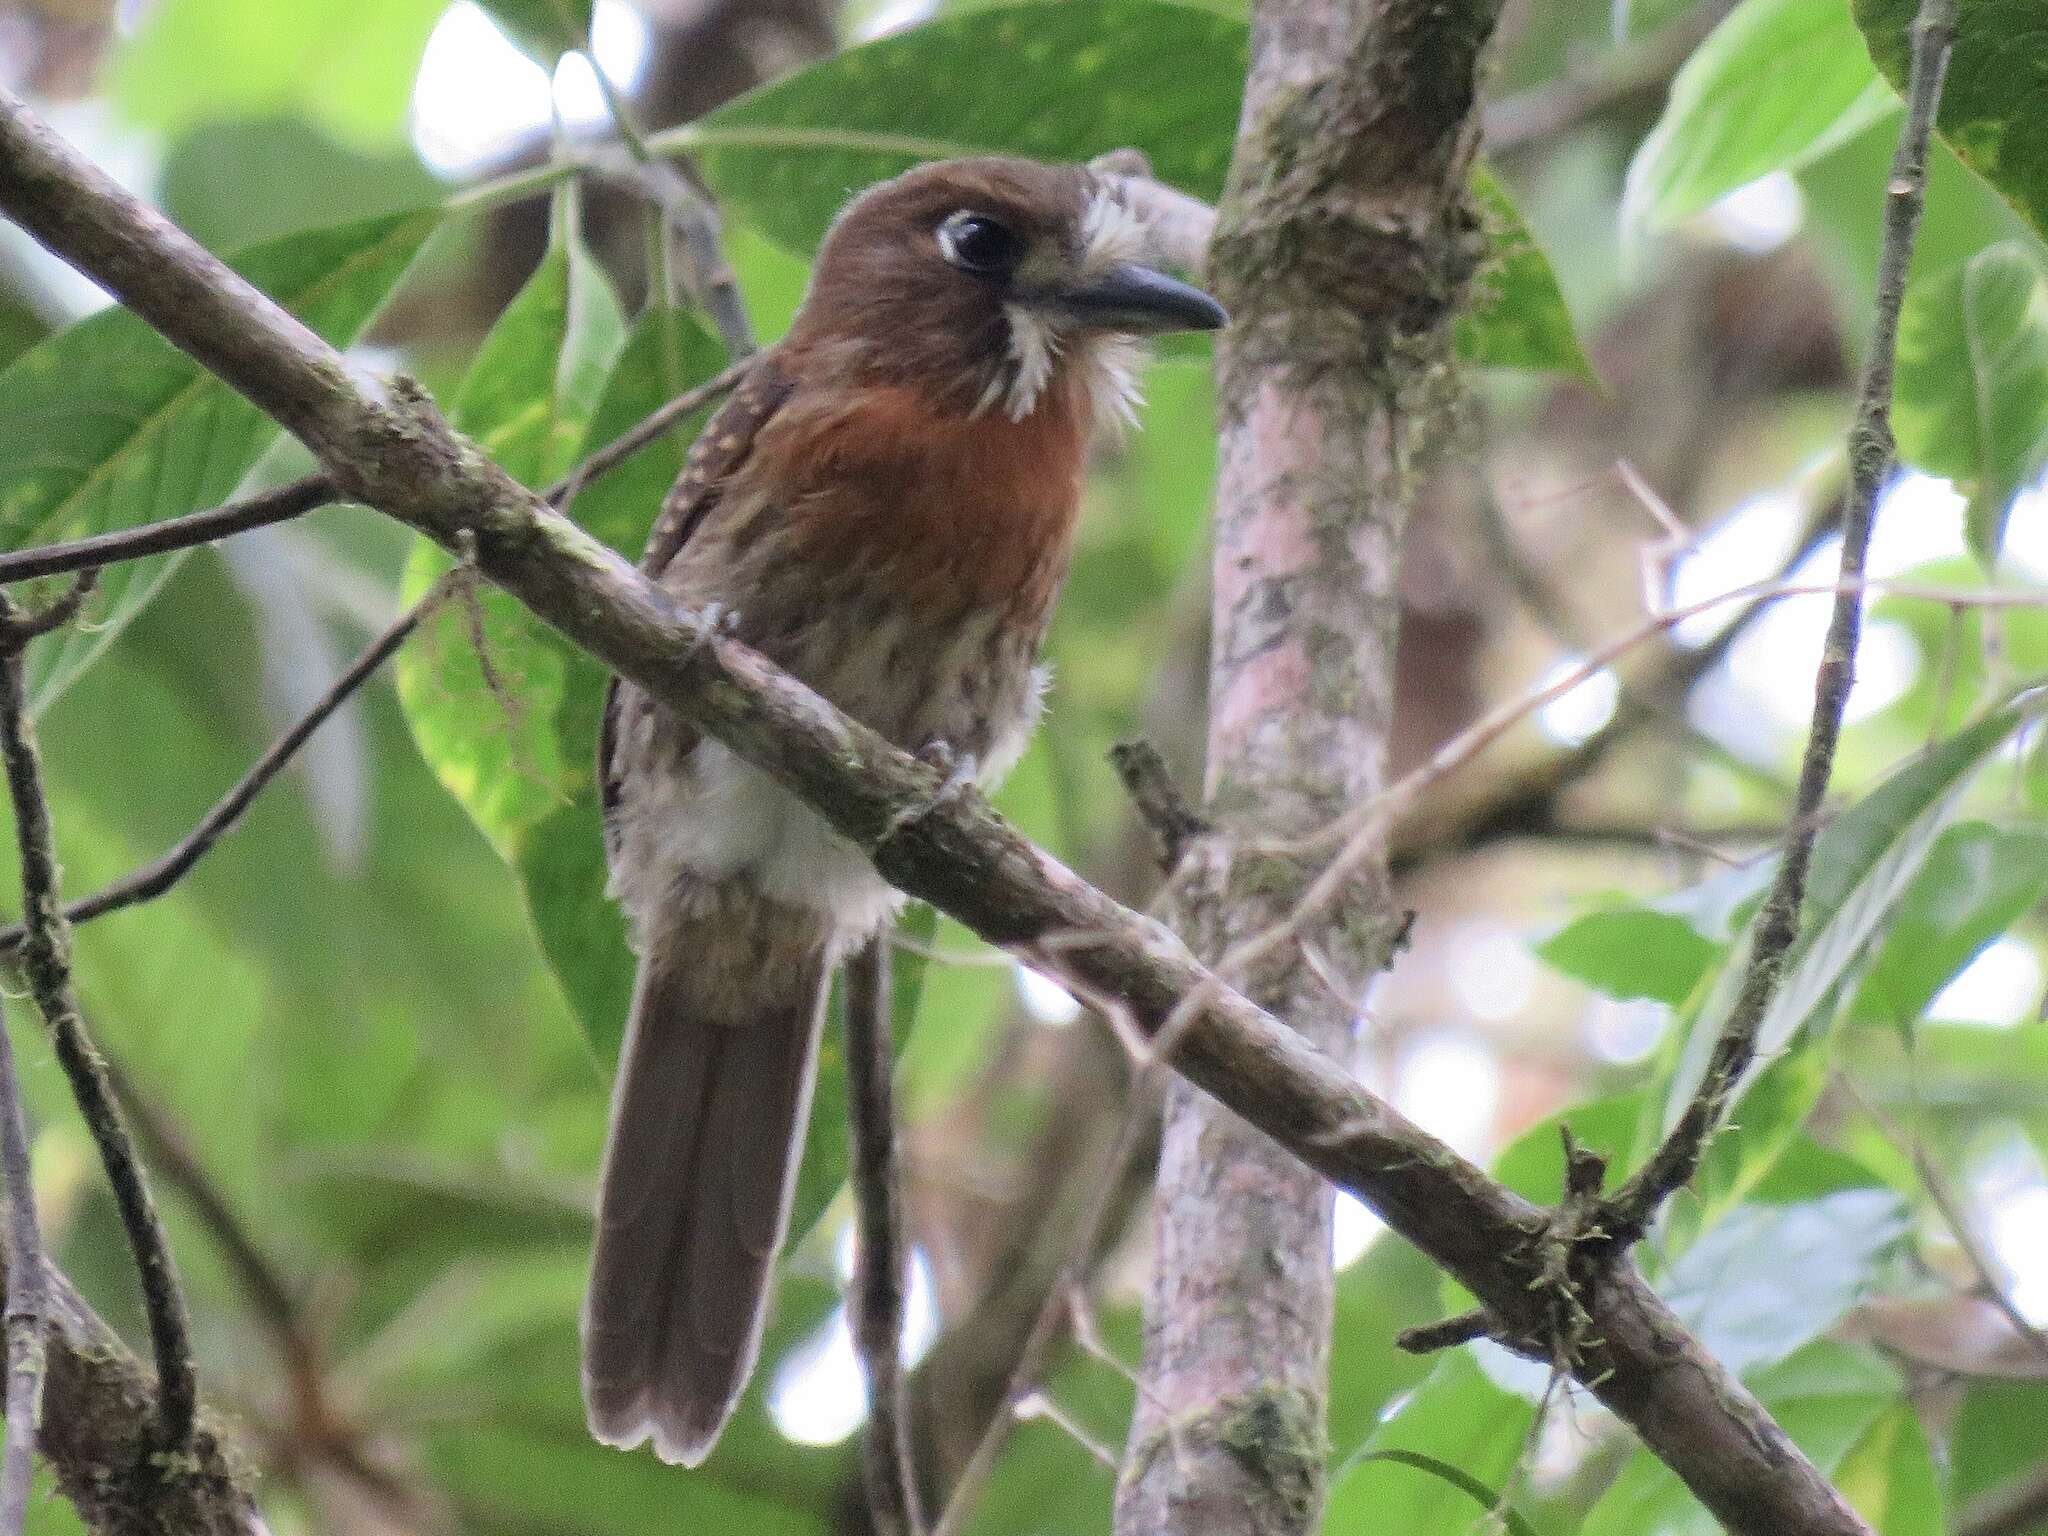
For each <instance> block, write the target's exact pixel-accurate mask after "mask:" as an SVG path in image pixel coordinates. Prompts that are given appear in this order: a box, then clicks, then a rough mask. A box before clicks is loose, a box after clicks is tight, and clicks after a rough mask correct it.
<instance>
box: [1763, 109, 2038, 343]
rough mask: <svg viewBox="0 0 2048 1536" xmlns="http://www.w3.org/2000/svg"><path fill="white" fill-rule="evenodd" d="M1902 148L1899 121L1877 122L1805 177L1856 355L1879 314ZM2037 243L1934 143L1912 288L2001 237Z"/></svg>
mask: <svg viewBox="0 0 2048 1536" xmlns="http://www.w3.org/2000/svg"><path fill="white" fill-rule="evenodd" d="M1898 143H1899V127H1898V120H1897V119H1896V118H1892V119H1887V120H1884V121H1880V122H1877V123H1873V124H1872V125H1871V126H1870V127H1868V128H1866V129H1864V130H1863V132H1861V133H1859V134H1857V135H1856V137H1855V138H1853V139H1851V140H1850V141H1849V142H1848V143H1846V144H1844V145H1842V146H1841V148H1839V149H1837V150H1834V151H1833V152H1831V153H1829V154H1827V155H1825V156H1823V157H1822V158H1821V159H1819V160H1816V161H1814V162H1813V163H1811V164H1810V165H1808V166H1806V167H1805V168H1803V169H1802V170H1801V171H1800V172H1799V190H1800V192H1801V193H1802V195H1803V196H1804V197H1805V199H1806V213H1807V228H1808V229H1809V230H1810V231H1811V232H1812V233H1813V234H1815V235H1816V236H1818V237H1819V238H1818V240H1817V242H1816V244H1817V246H1818V249H1819V252H1820V254H1821V255H1822V256H1823V257H1824V258H1825V259H1826V262H1827V265H1828V268H1829V270H1830V271H1831V272H1832V273H1833V275H1834V279H1835V283H1834V286H1835V288H1836V290H1837V292H1838V293H1839V294H1840V295H1841V296H1842V299H1843V303H1842V306H1841V308H1842V316H1841V327H1842V331H1843V333H1844V335H1845V337H1846V340H1847V342H1848V345H1849V347H1850V349H1851V351H1852V352H1857V353H1860V351H1861V349H1862V348H1863V347H1865V346H1867V345H1868V343H1869V336H1870V329H1871V322H1872V320H1873V319H1874V318H1875V316H1876V313H1877V258H1878V251H1879V247H1880V246H1881V245H1882V243H1883V238H1882V236H1883V231H1882V224H1883V219H1884V211H1885V207H1884V205H1885V203H1886V201H1887V199H1886V198H1884V197H1883V196H1882V195H1881V194H1882V189H1883V187H1884V184H1885V179H1886V178H1887V177H1888V176H1890V174H1891V161H1892V155H1893V153H1894V151H1896V150H1897V148H1898ZM2032 238H2033V236H2032V232H2031V231H2030V230H2029V229H2028V227H2027V225H2026V224H2025V222H2023V221H2022V220H2021V218H2020V216H2019V215H2018V214H2017V213H2015V212H2014V211H2013V209H2012V207H2011V206H2010V205H2009V204H2008V203H2006V202H2005V201H2004V199H2002V198H2001V197H1999V195H1998V193H1997V192H1996V191H1994V190H1993V189H1992V187H1991V185H1990V184H1989V183H1988V182H1986V181H1985V180H1984V179H1983V178H1982V177H1981V176H1979V175H1977V174H1976V173H1975V172H1974V171H1972V170H1970V168H1969V167H1968V166H1966V165H1964V164H1963V162H1962V161H1961V160H1959V159H1957V158H1956V154H1955V151H1954V150H1952V149H1950V148H1949V147H1948V145H1946V144H1944V143H1943V142H1942V141H1941V140H1940V139H1939V138H1937V139H1936V140H1935V141H1934V142H1933V143H1932V144H1930V145H1929V146H1928V152H1927V201H1926V211H1925V213H1924V214H1923V215H1922V216H1921V219H1920V231H1919V235H1918V237H1917V238H1916V239H1915V240H1914V242H1913V266H1912V271H1911V274H1910V280H1911V283H1913V284H1918V283H1920V282H1922V281H1924V280H1926V279H1927V278H1928V277H1930V276H1931V275H1932V274H1935V273H1939V272H1945V271H1947V270H1948V269H1949V268H1951V267H1958V266H1961V265H1962V263H1963V262H1965V261H1967V260H1969V258H1970V257H1972V256H1974V255H1975V254H1976V253H1977V252H1979V251H1981V250H1983V249H1984V248H1985V247H1986V246H1988V245H1995V244H1996V243H1997V242H1999V241H2000V240H2012V239H2022V240H2027V239H2032ZM1907 292H1908V294H1909V295H1910V294H1911V292H1912V289H1911V287H1910V286H1909V287H1908V289H1907Z"/></svg>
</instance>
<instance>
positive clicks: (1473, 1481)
mask: <svg viewBox="0 0 2048 1536" xmlns="http://www.w3.org/2000/svg"><path fill="white" fill-rule="evenodd" d="M1375 1462H1385V1463H1391V1464H1392V1465H1394V1466H1401V1467H1412V1468H1413V1469H1414V1470H1416V1471H1418V1472H1423V1473H1427V1474H1428V1475H1429V1476H1431V1477H1433V1478H1435V1479H1437V1481H1439V1482H1441V1483H1447V1484H1449V1485H1450V1486H1451V1487H1453V1488H1455V1489H1457V1490H1458V1491H1459V1492H1460V1493H1462V1494H1464V1495H1465V1496H1466V1497H1467V1498H1469V1499H1471V1500H1472V1502H1473V1503H1475V1504H1477V1505H1478V1506H1479V1507H1480V1509H1481V1510H1482V1511H1485V1512H1486V1513H1489V1514H1493V1515H1494V1516H1495V1518H1496V1519H1498V1520H1499V1521H1500V1523H1501V1526H1502V1528H1503V1529H1505V1530H1506V1531H1508V1532H1509V1533H1510V1536H1536V1528H1535V1527H1534V1526H1533V1525H1531V1524H1530V1523H1529V1522H1528V1521H1527V1520H1524V1519H1523V1518H1522V1517H1521V1516H1520V1515H1518V1514H1516V1513H1515V1509H1514V1506H1513V1505H1511V1504H1504V1503H1503V1502H1502V1500H1501V1496H1500V1495H1499V1494H1497V1493H1495V1492H1494V1491H1493V1490H1492V1489H1491V1488H1489V1487H1487V1486H1486V1484H1484V1483H1482V1482H1481V1481H1479V1479H1478V1478H1476V1477H1474V1476H1473V1475H1472V1474H1471V1473H1469V1472H1467V1471H1465V1470H1463V1469H1462V1468H1459V1467H1454V1466H1452V1465H1451V1464H1450V1463H1449V1462H1448V1461H1444V1460H1442V1459H1441V1458H1439V1457H1436V1456H1428V1455H1425V1454H1423V1453H1422V1452H1421V1451H1391V1450H1390V1451H1362V1452H1360V1453H1359V1454H1358V1455H1357V1456H1355V1457H1353V1458H1352V1460H1351V1465H1352V1466H1354V1467H1367V1466H1371V1465H1372V1464H1373V1463H1375Z"/></svg>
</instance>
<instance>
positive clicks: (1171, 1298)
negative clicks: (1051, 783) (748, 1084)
mask: <svg viewBox="0 0 2048 1536" xmlns="http://www.w3.org/2000/svg"><path fill="white" fill-rule="evenodd" d="M1497 13H1498V5H1497V3H1496V0H1459V3H1454V4H1451V5H1443V4H1424V3H1421V0H1260V3H1258V4H1256V5H1255V6H1254V10H1253V24H1252V63H1251V74H1250V78H1249V80H1248V82H1247V85H1246V90H1245V100H1244V113H1243V119H1242V122H1241V125H1240V129H1239V137H1238V146H1237V154H1236V158H1235V160H1234V163H1233V165H1232V167H1231V177H1230V184H1229V187H1228V189H1227V191H1226V193H1225V196H1224V201H1223V205H1222V207H1221V208H1220V210H1219V216H1218V224H1217V231H1216V236H1215V239H1214V242H1213V244H1212V246H1211V253H1210V277H1211V281H1212V284H1213V286H1214V288H1215V289H1216V291H1217V293H1218V295H1219V297H1221V298H1222V299H1223V301H1224V303H1225V304H1226V305H1227V306H1228V307H1229V308H1230V310H1231V314H1232V324H1231V326H1230V329H1229V331H1228V333H1227V334H1226V336H1225V338H1224V340H1223V342H1222V344H1221V346H1220V348H1219V352H1218V358H1217V389H1218V398H1219V402H1220V411H1221V437H1220V458H1219V463H1220V471H1219V477H1218V482H1217V506H1216V538H1215V546H1216V553H1215V599H1214V641H1213V645H1214V651H1213V658H1212V661H1211V667H1210V698H1211V705H1210V734H1209V768H1208V788H1207V799H1208V803H1209V808H1210V811H1211V813H1212V815H1213V816H1214V818H1215V820H1216V821H1217V822H1218V823H1219V825H1220V826H1221V827H1222V828H1223V835H1222V836H1221V837H1220V838H1218V839H1216V840H1215V841H1213V842H1212V843H1210V844H1208V845H1207V846H1206V847H1205V848H1204V849H1203V850H1202V852H1201V853H1200V855H1198V857H1199V859H1200V867H1199V868H1198V869H1196V870H1194V871H1190V872H1186V873H1187V874H1188V875H1190V876H1191V877H1192V878H1191V879H1190V880H1189V884H1188V885H1187V886H1186V888H1185V889H1186V896H1185V898H1184V900H1183V902H1182V904H1181V910H1180V916H1181V919H1182V923H1181V926H1182V929H1183V932H1185V933H1186V934H1187V936H1188V937H1189V939H1190V941H1191V942H1192V943H1194V944H1195V945H1196V947H1197V948H1198V949H1200V950H1202V951H1203V952H1204V953H1205V954H1206V955H1207V956H1209V957H1210V958H1216V959H1221V958H1224V957H1227V956H1229V955H1230V953H1231V951H1232V950H1233V949H1236V948H1238V947H1239V946H1241V945H1244V944H1246V943H1247V941H1250V940H1253V939H1254V938H1256V937H1257V936H1258V935H1260V934H1262V933H1266V932H1267V931H1269V930H1270V929H1271V928H1272V927H1273V925H1275V924H1277V923H1280V922H1281V921H1283V920H1285V919H1286V918H1287V916H1288V915H1289V913H1290V912H1291V911H1292V910H1293V909H1294V907H1295V905H1296V903H1297V902H1298V901H1299V899H1300V897H1301V896H1302V894H1303V892H1304V890H1305V888H1306V886H1307V884H1308V882H1309V880H1310V879H1312V878H1313V877H1314V875H1315V874H1316V873H1317V872H1318V868H1319V864H1320V861H1318V860H1316V859H1313V858H1310V859H1305V860H1304V859H1295V858H1290V857H1282V856H1277V855H1274V854H1271V853H1266V852H1260V851H1257V850H1256V849H1254V848H1252V847H1250V846H1247V844H1248V843H1249V842H1251V841H1255V840H1257V839H1260V838H1268V839H1271V838H1288V837H1294V836H1299V835H1300V834H1303V833H1305V832H1309V831H1311V830H1314V829H1315V828H1317V827H1320V826H1321V825H1323V824H1324V823H1325V822H1327V821H1328V820H1330V819H1331V818H1332V817H1334V816H1335V815H1337V814H1338V813H1339V812H1340V811H1342V810H1343V809H1344V808H1346V807H1347V806H1350V805H1352V804H1355V803H1356V802H1357V801H1359V800H1360V799H1362V798H1366V797H1369V796H1371V795H1373V794H1374V793H1376V792H1377V791H1378V790H1380V789H1381V788H1382V787H1383V786H1384V782H1385V771H1386V770H1385V765H1386V760H1387V743H1388V740H1389V736H1390V734H1391V727H1392V716H1393V697H1394V660H1395V644H1396V632H1397V616H1398V613H1399V596H1398V576H1399V566H1400V545H1401V533H1402V525H1403V522H1404V517H1405V510H1406V505H1407V499H1408V496H1409V493H1410V490H1411V483H1412V476H1411V472H1410V466H1411V462H1412V458H1413V450H1414V448H1415V447H1416V444H1417V442H1418V440H1419V439H1421V438H1423V437H1426V436H1427V435H1429V429H1430V427H1431V424H1432V423H1433V422H1434V421H1437V420H1439V419H1440V418H1441V416H1442V415H1443V413H1444V412H1445V410H1446V409H1447V407H1448V405H1449V403H1450V400H1449V394H1450V392H1449V389H1448V364H1449V355H1450V325H1451V320H1452V318H1453V316H1454V315H1455V313H1456V312H1457V309H1458V306H1459V303H1460V301H1461V299H1462V297H1463V294H1464V291H1465V287H1466V284H1467V281H1468V279H1469V277H1470V275H1471V272H1472V269H1473V266H1474V264H1475V261H1476V259H1477V256H1478V254H1479V251H1480V248H1481V247H1480V239H1479V232H1478V229H1477V225H1476V223H1475V220H1474V217H1473V215H1472V213H1471V210H1470V209H1469V207H1468V205H1467V202H1466V197H1465V183H1466V177H1467V173H1468V171H1469V169H1470V165H1471V160H1472V155H1473V151H1474V147H1475V144H1476V139H1477V126H1476V125H1477V118H1476V115H1475V112H1474V108H1475V104H1476V86H1477V82H1478V77H1479V72H1480V57H1481V54H1482V51H1483V49H1484V46H1485V43H1486V41H1487V39H1488V37H1489V36H1490V34H1491V32H1492V30H1493V25H1494V21H1495V19H1496V16H1497ZM1395 931H1396V921H1395V915H1394V913H1393V911H1392V909H1391V902H1390V899H1389V896H1388V889H1387V882H1386V874H1385V861H1384V858H1375V859H1374V860H1372V861H1370V862H1369V864H1368V866H1367V867H1366V868H1365V869H1364V870H1362V871H1361V872H1360V874H1359V876H1358V878H1357V879H1356V880H1355V881H1354V882H1353V883H1352V885H1351V886H1350V888H1349V889H1347V890H1346V891H1345V892H1344V893H1343V894H1342V895H1341V896H1340V897H1339V898H1338V899H1337V900H1336V901H1334V902H1332V903H1331V904H1330V905H1329V907H1328V909H1327V910H1326V911H1324V912H1322V913H1320V914H1319V915H1317V916H1316V917H1315V918H1314V919H1313V920H1312V921H1310V922H1309V923H1307V924H1306V925H1305V926H1304V927H1303V928H1302V929H1301V931H1300V933H1299V934H1298V936H1297V937H1295V938H1294V939H1291V940H1290V941H1288V942H1286V943H1282V944H1278V945H1276V946H1274V947H1273V948H1272V949H1271V951H1270V952H1269V953H1267V954H1265V955H1264V956H1263V957H1262V958H1259V959H1257V960H1255V961H1253V962H1252V963H1251V964H1250V965H1249V967H1248V969H1247V971H1246V973H1245V974H1244V975H1243V976H1242V977H1239V976H1236V975H1232V976H1231V978H1230V979H1231V980H1233V981H1241V982H1242V984H1243V985H1244V986H1245V988H1246V989H1247V991H1248V992H1249V994H1250V995H1251V996H1252V997H1254V998H1255V999H1257V1000H1258V1001H1259V1002H1260V1003H1261V1004H1262V1005H1263V1006H1265V1007H1266V1008H1268V1009H1269V1010H1271V1011H1272V1012H1274V1013H1276V1014H1278V1015H1279V1016H1280V1017H1282V1018H1284V1019H1286V1020H1287V1021H1288V1022H1289V1023H1290V1024H1291V1025H1293V1027H1294V1028H1296V1029H1298V1030H1299V1031H1300V1032H1301V1033H1302V1034H1303V1035H1305V1036H1307V1037H1308V1038H1309V1039H1310V1040H1311V1041H1313V1042H1314V1043H1315V1044H1316V1045H1318V1046H1321V1047H1322V1048H1324V1049H1325V1050H1327V1051H1329V1052H1330V1053H1331V1054H1333V1055H1335V1056H1337V1057H1338V1058H1340V1059H1343V1058H1345V1057H1347V1056H1348V1055H1349V1046H1350V1041H1351V1035H1352V1030H1353V1027H1354V1024H1355V1021H1356V1019H1357V1016H1358V1007H1359V1003H1360V1000H1361V999H1362V995H1363V993H1364V989H1365V987H1366V985H1367V983H1368V981H1369V980H1370V978H1371V977H1372V975H1373V974H1374V973H1375V972H1376V971H1377V970H1378V969H1379V968H1380V967H1381V966H1382V965H1384V964H1385V962H1386V959H1387V956H1388V951H1389V948H1390V945H1391V942H1392V938H1393V935H1394V933H1395ZM1226 963H1227V962H1226ZM1166 1113H1167V1120H1166V1131H1165V1140H1164V1145H1163V1148H1162V1153H1161V1161H1160V1171H1159V1184H1158V1197H1157V1204H1156V1214H1155V1229H1156V1259H1155V1267H1154V1274H1153V1283H1152V1290H1151V1295H1150V1297H1149V1299H1148V1304H1147V1307H1146V1322H1145V1359H1144V1366H1143V1380H1144V1388H1145V1389H1144V1391H1143V1392H1141V1394H1140V1398H1139V1404H1138V1410H1137V1415H1136V1418H1135V1421H1134V1423H1133V1425H1132V1430H1131V1440H1130V1445H1129V1449H1128V1452H1127V1456H1126V1461H1125V1467H1124V1473H1123V1478H1122V1482H1121V1486H1120V1489H1119V1495H1118V1500H1117V1512H1116V1529H1117V1531H1118V1532H1119V1536H1163V1533H1166V1532H1201V1533H1203V1536H1227V1533H1240V1532H1241V1533H1245V1536H1284V1533H1297V1532H1308V1531H1311V1530H1313V1529H1314V1527H1315V1524H1316V1521H1317V1518H1318V1516H1319V1514H1320V1511H1321V1507H1322V1502H1323V1493H1324V1489H1323V1468H1324V1462H1325V1453H1326V1445H1325V1439H1326V1431H1325V1426H1324V1404H1325V1390H1326V1381H1327V1377H1328V1369H1329V1329H1330V1306H1331V1293H1332V1281H1331V1274H1330V1213H1331V1194H1330V1189H1329V1186H1328V1185H1327V1184H1326V1183H1325V1182H1324V1181H1322V1180H1320V1179H1318V1178H1317V1177H1315V1175H1313V1174H1311V1173H1309V1172H1308V1171H1307V1170H1305V1169H1304V1168H1303V1167H1302V1166H1301V1165H1300V1164H1299V1163H1298V1162H1296V1161H1295V1160H1294V1159H1293V1158H1292V1157H1291V1156H1290V1155H1288V1154H1287V1153H1285V1152H1283V1151H1281V1150H1280V1149H1279V1147H1277V1146H1276V1145H1274V1143H1273V1142H1272V1141H1270V1140H1269V1139H1268V1138H1267V1137H1266V1136H1265V1135H1263V1134H1262V1133H1261V1132H1259V1131H1257V1130H1254V1129H1253V1128H1252V1127H1251V1126H1250V1125H1248V1124H1246V1123H1245V1122H1244V1121H1242V1120H1240V1119H1239V1118H1238V1117H1237V1116H1235V1115H1234V1114H1232V1113H1230V1112H1229V1111H1227V1110H1225V1109H1223V1108H1222V1107H1221V1106H1220V1105H1219V1104H1217V1103H1216V1102H1215V1101H1214V1100H1213V1099H1211V1098H1209V1097H1208V1096H1207V1095H1206V1094H1204V1093H1202V1092H1201V1091H1199V1090H1197V1089H1194V1088H1191V1087H1190V1086H1188V1084H1187V1083H1186V1082H1184V1081H1179V1080H1176V1082H1175V1083H1174V1085H1173V1088H1172V1091H1171V1094H1170V1096H1169V1102H1168V1105H1167V1112H1166Z"/></svg>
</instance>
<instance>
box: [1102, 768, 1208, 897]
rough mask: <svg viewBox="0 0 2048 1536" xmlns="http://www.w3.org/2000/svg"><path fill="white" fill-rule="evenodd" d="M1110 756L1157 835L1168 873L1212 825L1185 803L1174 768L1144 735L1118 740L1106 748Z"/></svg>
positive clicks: (1160, 859) (1162, 866)
mask: <svg viewBox="0 0 2048 1536" xmlns="http://www.w3.org/2000/svg"><path fill="white" fill-rule="evenodd" d="M1109 760H1110V762H1111V763H1112V764H1114V765H1115V767H1116V773H1117V777H1118V778H1120V779H1122V780H1123V781H1124V788H1125V790H1126V791H1128V792H1129V794H1130V797H1131V804H1132V805H1134V806H1136V807H1137V810H1138V815H1139V816H1140V817H1142V818H1143V819H1144V822H1145V825H1146V826H1148V827H1150V828H1151V829H1152V835H1153V836H1154V837H1155V838H1157V839H1158V842H1159V867H1160V868H1161V869H1162V870H1165V871H1166V872H1168V873H1169V874H1170V873H1171V872H1172V871H1173V868H1174V866H1175V865H1177V864H1179V863H1180V859H1181V855H1182V854H1184V853H1186V852H1187V849H1188V844H1189V843H1191V842H1193V841H1194V840H1195V839H1196V838H1198V837H1206V836H1207V835H1208V834H1209V833H1210V832H1211V831H1213V830H1214V829H1213V828H1212V827H1211V826H1210V825H1209V823H1208V821H1207V820H1205V819H1204V818H1203V817H1202V816H1201V815H1200V814H1199V813H1198V812H1197V811H1196V810H1195V809H1194V808H1193V807H1192V806H1190V805H1189V804H1188V802H1187V799H1186V797H1185V796H1183V795H1182V794H1181V792H1180V786H1179V785H1178V784H1176V783H1174V782H1173V770H1172V769H1170V768H1168V767H1167V766H1166V759H1165V758H1164V757H1161V756H1160V755H1159V749H1158V748H1157V747H1155V746H1153V745H1152V743H1151V742H1149V741H1147V740H1145V738H1144V737H1142V736H1139V737H1134V738H1133V739H1132V740H1130V741H1120V742H1118V743H1117V744H1116V745H1115V746H1113V747H1111V748H1110V749H1109Z"/></svg>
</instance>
